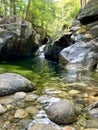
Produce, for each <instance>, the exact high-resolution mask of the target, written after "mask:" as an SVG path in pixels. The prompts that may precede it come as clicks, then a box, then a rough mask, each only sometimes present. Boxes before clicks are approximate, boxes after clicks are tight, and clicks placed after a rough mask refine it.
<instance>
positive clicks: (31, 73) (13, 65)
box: [0, 56, 98, 94]
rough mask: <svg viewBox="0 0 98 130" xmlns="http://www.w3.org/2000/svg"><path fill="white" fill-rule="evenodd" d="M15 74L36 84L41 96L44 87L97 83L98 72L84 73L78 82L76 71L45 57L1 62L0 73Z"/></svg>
mask: <svg viewBox="0 0 98 130" xmlns="http://www.w3.org/2000/svg"><path fill="white" fill-rule="evenodd" d="M4 72H14V73H18V74H21V75H23V76H25V77H26V78H28V79H29V80H31V81H32V82H33V83H35V86H36V89H37V91H38V93H39V94H40V93H41V92H42V90H43V88H44V87H46V86H47V85H48V86H49V85H50V84H51V85H50V87H53V86H58V84H59V85H60V84H62V83H66V82H77V81H80V82H81V80H89V81H91V82H95V83H96V82H97V79H98V72H97V71H96V72H82V77H83V79H82V78H79V79H78V80H77V76H76V73H75V71H74V69H70V68H69V69H66V68H64V67H62V66H60V65H58V64H57V63H53V62H50V61H48V60H46V59H44V57H41V56H38V57H35V58H28V59H23V60H19V61H14V62H5V61H3V62H1V63H0V73H4Z"/></svg>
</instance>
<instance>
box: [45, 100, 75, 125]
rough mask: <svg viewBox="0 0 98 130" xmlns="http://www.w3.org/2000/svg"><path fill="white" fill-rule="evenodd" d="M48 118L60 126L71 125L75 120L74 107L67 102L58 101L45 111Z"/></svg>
mask: <svg viewBox="0 0 98 130" xmlns="http://www.w3.org/2000/svg"><path fill="white" fill-rule="evenodd" d="M46 113H47V115H48V117H49V118H50V119H51V120H52V121H53V122H55V123H57V124H60V125H65V124H71V123H73V122H74V121H76V120H77V116H76V113H75V107H74V105H73V104H72V103H70V102H69V101H68V100H60V101H58V102H56V103H53V104H52V105H50V106H49V108H48V109H47V110H46Z"/></svg>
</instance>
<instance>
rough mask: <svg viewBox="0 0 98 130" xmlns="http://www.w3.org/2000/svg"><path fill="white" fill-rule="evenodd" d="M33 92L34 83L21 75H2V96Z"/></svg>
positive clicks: (0, 89) (0, 94) (0, 79)
mask: <svg viewBox="0 0 98 130" xmlns="http://www.w3.org/2000/svg"><path fill="white" fill-rule="evenodd" d="M33 90H34V85H33V83H32V82H31V81H29V80H28V79H26V78H25V77H23V76H21V75H19V74H15V73H3V74H0V96H5V95H9V94H13V93H16V92H19V91H25V92H27V91H33Z"/></svg>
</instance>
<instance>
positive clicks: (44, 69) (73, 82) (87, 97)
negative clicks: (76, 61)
mask: <svg viewBox="0 0 98 130" xmlns="http://www.w3.org/2000/svg"><path fill="white" fill-rule="evenodd" d="M40 49H41V50H40V56H37V57H35V58H27V59H23V60H17V61H14V62H6V61H3V62H1V63H0V73H4V72H13V73H18V74H21V75H23V76H25V77H26V78H28V79H29V80H30V81H32V82H33V83H34V84H35V86H36V89H35V91H34V92H33V93H32V92H30V93H27V94H26V98H25V99H22V100H20V98H19V97H18V98H19V101H15V102H14V105H13V103H12V102H11V100H12V98H13V97H11V96H5V97H1V100H0V103H1V104H4V105H5V106H6V104H7V105H8V104H11V105H12V106H10V107H11V108H10V109H11V110H10V111H8V112H6V113H5V114H3V115H2V116H0V128H1V129H3V130H8V129H10V130H26V129H28V130H29V128H30V126H31V125H32V124H33V123H36V122H45V123H49V124H52V125H55V126H56V127H57V128H59V129H60V128H61V127H62V126H58V125H56V124H54V123H53V122H51V121H50V120H49V119H48V118H47V115H46V114H45V111H44V110H43V107H47V104H49V103H53V102H56V101H58V100H59V99H68V100H70V101H72V102H79V101H80V102H81V103H80V104H81V105H84V106H83V107H85V106H86V105H89V104H90V103H92V102H93V101H96V100H98V93H97V90H96V88H97V86H98V80H97V79H98V69H97V70H96V71H93V72H90V71H89V72H88V71H82V70H81V72H79V73H80V74H79V75H80V77H77V72H76V69H75V68H74V67H70V66H69V67H63V66H62V65H59V64H58V63H53V62H51V61H48V60H46V59H45V58H44V55H43V48H40ZM21 95H22V94H21ZM95 95H96V96H95ZM12 96H13V95H12ZM92 96H93V97H92ZM20 97H21V96H20ZM31 99H33V100H32V101H31ZM20 108H21V109H26V110H27V111H28V113H29V114H30V115H29V116H27V117H23V118H22V119H21V118H20V117H18V116H17V114H16V111H17V109H20ZM30 108H32V110H31V109H30ZM6 118H7V120H6ZM24 119H25V120H24ZM75 125H76V124H75ZM77 127H79V126H77ZM1 129H0V130H1ZM79 130H80V127H79Z"/></svg>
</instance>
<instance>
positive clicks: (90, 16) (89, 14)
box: [77, 0, 98, 24]
mask: <svg viewBox="0 0 98 130" xmlns="http://www.w3.org/2000/svg"><path fill="white" fill-rule="evenodd" d="M77 18H78V19H79V20H80V22H81V23H82V24H89V23H91V22H95V21H97V20H98V0H89V2H88V4H87V5H86V6H85V7H84V8H83V9H82V10H81V11H80V13H79V15H78V17H77Z"/></svg>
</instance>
